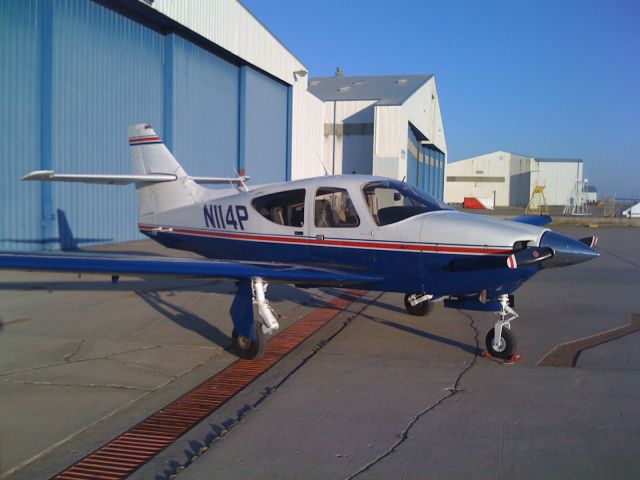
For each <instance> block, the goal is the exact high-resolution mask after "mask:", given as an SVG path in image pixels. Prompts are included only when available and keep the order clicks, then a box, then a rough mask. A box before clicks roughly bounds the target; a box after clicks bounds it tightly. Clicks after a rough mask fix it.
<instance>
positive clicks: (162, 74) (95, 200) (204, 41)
mask: <svg viewBox="0 0 640 480" xmlns="http://www.w3.org/2000/svg"><path fill="white" fill-rule="evenodd" d="M423 80H424V81H422V83H420V84H418V83H414V79H412V78H411V77H407V81H408V82H409V84H410V85H404V87H407V88H405V89H406V90H411V94H408V95H405V96H396V97H393V98H396V102H395V104H391V103H390V102H387V104H386V105H382V104H381V105H379V106H376V107H374V108H372V110H371V115H372V116H371V118H373V116H375V118H376V122H375V125H376V126H382V127H383V128H385V129H387V128H390V129H393V130H389V132H387V133H384V132H379V133H377V134H376V135H374V137H375V139H376V145H375V149H374V153H375V155H376V157H375V168H372V171H375V172H376V173H386V174H389V175H391V176H394V177H396V178H402V177H403V176H404V175H405V174H406V173H405V171H406V169H407V163H408V162H409V159H410V157H411V155H414V157H416V156H417V157H418V159H423V160H424V159H426V158H429V162H432V161H433V162H435V160H431V159H432V158H435V154H434V155H432V156H428V155H427V154H426V153H425V152H426V151H429V152H430V151H431V147H429V146H428V145H429V144H428V143H421V142H427V141H433V145H434V147H435V148H436V149H438V150H439V151H440V152H442V155H444V153H445V152H446V147H445V145H444V134H443V132H442V124H441V121H440V117H439V110H435V108H437V96H435V83H434V80H433V78H432V77H431V78H428V79H427V78H424V79H423ZM0 85H1V87H0V95H1V104H2V108H1V109H0V201H1V202H2V205H3V208H2V210H1V213H0V249H6V250H33V249H41V248H52V249H57V248H73V247H83V246H87V245H91V244H96V243H109V242H116V241H127V240H133V239H140V238H143V237H142V236H141V235H140V233H139V232H138V229H137V212H136V201H135V192H134V189H133V188H131V187H125V188H123V187H116V186H90V185H81V184H73V185H69V184H65V183H54V184H49V183H38V182H20V180H19V179H20V177H22V176H23V175H24V174H25V173H27V172H29V171H32V170H55V171H57V172H64V173H129V172H130V169H131V166H130V160H129V151H128V141H127V127H128V126H129V125H132V124H137V123H144V122H147V123H149V124H151V125H152V126H153V127H154V129H155V130H156V131H157V132H158V133H159V134H160V135H161V136H162V138H163V140H164V142H165V143H166V144H167V146H168V147H169V149H170V150H171V151H172V152H173V153H174V155H175V156H176V158H177V159H178V160H179V161H180V162H181V163H182V164H183V166H184V167H185V170H186V171H187V172H188V173H190V174H192V175H202V176H233V175H234V174H235V171H238V172H240V173H242V172H246V174H247V175H249V176H251V177H252V180H251V183H252V184H260V183H269V182H277V181H284V180H290V179H297V178H304V177H311V176H317V175H323V174H324V171H325V169H324V168H323V166H322V162H320V161H318V160H317V159H319V158H320V159H322V158H323V157H324V156H325V155H326V153H325V152H324V149H325V142H326V136H325V135H324V130H323V123H326V120H325V111H326V109H327V108H330V106H329V107H327V105H326V103H325V102H323V101H322V100H320V99H319V98H317V97H316V96H315V95H313V94H311V93H309V91H308V90H307V86H308V68H307V67H306V66H305V65H304V64H303V63H302V62H301V61H300V60H299V59H298V58H296V57H295V56H294V55H293V54H292V53H291V52H290V51H289V50H288V49H287V48H286V47H285V46H284V45H283V44H282V43H281V42H280V41H279V40H278V39H277V38H276V37H275V36H274V35H273V34H272V33H271V32H270V31H269V30H268V29H267V28H266V27H265V26H264V25H263V24H262V23H260V21H259V20H258V19H256V18H255V17H254V16H253V15H252V14H251V12H249V11H248V10H247V9H246V8H245V7H244V6H243V5H242V4H241V3H240V2H238V1H236V0H217V1H204V0H201V1H195V0H194V1H175V0H46V1H42V0H21V1H11V0H0ZM398 88H400V84H398ZM385 95H387V94H385ZM429 95H432V96H431V97H429ZM423 97H424V101H423V102H422V103H423V105H422V106H420V102H418V101H417V99H418V98H421V99H422V98H423ZM382 98H388V97H382ZM389 98H391V97H389ZM403 102H404V103H403ZM425 102H426V103H425ZM369 103H370V104H373V103H374V102H372V101H371V102H369ZM334 104H335V102H334ZM427 107H429V108H431V107H433V110H429V108H427ZM419 108H423V110H424V111H425V112H426V111H427V110H428V115H430V116H428V117H424V118H419V115H418V114H417V113H415V112H416V111H417V110H418V109H419ZM374 112H375V115H373V114H374ZM353 113H355V111H353ZM353 113H352V114H353ZM352 114H350V115H352ZM400 119H402V121H400ZM402 122H404V123H402ZM429 122H431V123H429ZM361 123H365V121H364V120H363V121H362V122H361ZM369 123H373V120H371V121H370V122H369ZM409 125H412V126H411V127H410V126H409ZM366 128H369V127H366ZM376 128H377V127H376ZM412 132H415V133H412ZM412 135H413V136H414V137H415V142H416V145H417V147H416V148H415V149H414V150H415V151H414V150H411V149H408V148H407V142H408V139H411V138H413V137H412ZM412 152H413V153H412ZM415 152H418V153H415ZM420 152H422V154H420ZM420 155H422V157H420ZM357 161H362V158H360V157H358V160H357ZM442 161H443V158H441V159H440V162H441V163H442ZM422 163H425V164H426V162H424V161H423V162H422ZM335 171H336V173H338V172H340V171H342V170H341V164H339V169H338V168H337V169H336V170H335ZM413 171H415V172H418V171H419V168H417V167H416V168H413ZM411 178H413V177H411ZM416 182H417V181H416ZM417 183H419V182H417ZM432 188H435V187H432Z"/></svg>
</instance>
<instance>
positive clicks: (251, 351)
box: [231, 322, 269, 360]
mask: <svg viewBox="0 0 640 480" xmlns="http://www.w3.org/2000/svg"><path fill="white" fill-rule="evenodd" d="M231 340H232V342H233V350H234V351H235V352H236V355H238V356H239V357H240V358H244V359H246V360H258V359H260V358H262V357H263V356H264V354H265V353H266V351H267V344H268V343H269V342H268V337H267V335H265V333H264V332H263V331H262V325H261V324H260V322H256V339H255V340H250V339H249V338H247V337H243V336H242V335H238V333H237V332H236V329H235V328H234V329H233V333H232V334H231Z"/></svg>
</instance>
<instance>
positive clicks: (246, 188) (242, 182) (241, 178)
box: [229, 167, 249, 192]
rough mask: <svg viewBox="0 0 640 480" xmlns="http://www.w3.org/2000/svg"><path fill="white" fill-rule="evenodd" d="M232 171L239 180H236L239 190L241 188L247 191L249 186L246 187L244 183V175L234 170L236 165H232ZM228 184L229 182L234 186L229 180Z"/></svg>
mask: <svg viewBox="0 0 640 480" xmlns="http://www.w3.org/2000/svg"><path fill="white" fill-rule="evenodd" d="M233 171H234V172H235V173H236V177H238V180H239V182H238V188H239V189H240V190H242V191H243V192H248V191H249V188H248V187H247V184H246V183H244V178H245V177H244V176H241V175H240V174H239V173H238V171H237V170H236V167H233ZM229 184H230V185H231V186H232V187H233V186H234V185H233V182H231V181H229Z"/></svg>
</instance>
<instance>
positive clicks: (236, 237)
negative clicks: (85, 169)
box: [0, 124, 599, 359]
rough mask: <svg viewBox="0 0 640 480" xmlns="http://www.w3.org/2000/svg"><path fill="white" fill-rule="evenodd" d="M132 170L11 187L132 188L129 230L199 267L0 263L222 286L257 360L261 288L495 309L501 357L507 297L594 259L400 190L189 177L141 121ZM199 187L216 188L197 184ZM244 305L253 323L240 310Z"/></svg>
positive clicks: (577, 248)
mask: <svg viewBox="0 0 640 480" xmlns="http://www.w3.org/2000/svg"><path fill="white" fill-rule="evenodd" d="M128 133H129V145H130V152H131V161H132V165H133V174H130V175H95V174H73V173H72V174H65V173H55V172H54V171H50V170H44V171H42V170H41V171H35V172H31V173H29V174H27V175H25V176H24V177H23V180H29V181H31V180H38V181H62V182H84V183H94V184H110V185H127V184H131V183H134V184H135V188H136V191H137V198H138V210H139V212H138V213H139V222H138V227H139V230H140V232H142V233H143V234H144V235H146V236H148V237H149V238H151V239H153V240H155V241H157V242H159V243H160V244H162V245H164V246H166V247H170V248H174V249H180V250H186V251H190V252H195V253H197V254H199V255H201V256H202V257H204V258H203V259H184V258H167V257H135V256H128V255H108V254H89V253H81V252H73V253H69V252H65V253H42V252H40V253H18V252H6V253H0V268H3V269H20V270H30V271H33V270H49V271H65V272H75V273H94V274H109V275H112V279H114V281H115V280H117V278H119V276H120V275H134V276H171V277H191V278H193V277H201V278H229V279H234V280H236V282H237V290H236V293H235V296H234V300H233V303H232V305H231V309H230V314H231V318H232V321H233V334H232V342H233V349H234V350H235V352H236V354H237V355H238V356H239V357H241V358H245V359H259V358H261V357H262V356H263V355H264V353H265V352H266V348H267V344H268V340H269V337H270V336H271V335H273V334H274V333H275V332H276V331H277V330H278V328H279V324H278V320H277V315H276V313H275V312H274V310H273V308H272V307H271V305H270V304H269V302H268V300H267V297H266V291H267V286H268V283H267V282H286V283H290V284H294V285H296V286H299V287H320V286H335V287H353V288H358V289H363V290H375V291H386V292H398V293H404V294H405V297H404V306H405V308H406V310H407V312H408V313H409V314H411V315H417V316H426V315H428V314H429V313H430V312H431V310H432V307H433V304H434V302H436V301H443V303H444V306H445V307H447V308H456V309H466V310H476V311H486V312H495V313H497V316H498V318H497V320H496V322H495V324H494V326H493V328H491V329H490V330H489V332H488V333H487V335H486V339H485V344H486V348H487V352H488V354H489V355H491V356H493V357H496V358H500V359H509V358H512V357H513V355H514V354H515V349H516V339H515V336H514V335H513V333H512V332H511V322H512V321H513V320H515V319H516V318H517V317H518V314H517V313H516V312H515V310H514V308H513V307H514V297H513V293H514V292H515V291H516V290H517V289H518V288H519V287H520V286H522V284H524V283H525V282H526V281H527V280H528V279H530V278H531V277H533V275H535V274H536V273H537V272H538V271H540V270H541V269H543V268H544V269H546V268H551V267H561V266H567V265H573V264H577V263H581V262H584V261H587V260H590V259H593V258H595V257H597V256H598V255H599V253H598V252H597V251H595V250H594V248H593V247H594V246H595V245H596V242H597V238H596V237H588V238H583V239H580V240H575V239H573V238H570V237H568V236H565V235H562V234H560V233H557V232H554V231H551V230H549V229H548V228H546V225H548V224H549V223H550V222H551V218H550V217H548V216H544V215H529V216H523V217H518V218H515V219H512V220H502V219H496V218H490V217H486V216H483V215H477V214H468V213H463V212H459V211H456V210H454V209H453V208H451V207H450V206H448V205H446V204H444V203H442V202H440V201H438V200H436V199H434V198H433V197H431V196H430V195H428V194H427V193H425V192H423V191H421V190H419V189H417V188H415V187H413V186H411V185H409V184H407V183H406V182H404V181H399V180H393V179H390V178H384V177H378V176H369V175H356V174H353V175H337V176H323V177H317V178H310V179H304V180H296V181H290V182H284V183H276V184H269V185H257V186H252V187H249V186H247V181H248V179H249V177H246V176H240V175H238V176H237V177H232V178H223V177H193V176H189V175H188V174H187V173H186V172H185V171H184V169H183V168H182V167H181V165H180V164H179V163H178V161H177V160H176V159H175V158H174V156H173V155H172V154H171V152H170V151H169V149H168V148H167V147H166V146H165V145H164V143H163V142H162V139H161V138H160V137H159V136H158V135H157V134H156V132H155V131H154V130H153V128H152V127H151V126H149V125H148V124H139V125H134V126H131V127H129V132H128ZM202 184H227V185H228V188H224V189H220V190H218V189H210V188H206V187H204V186H202ZM254 305H256V306H257V311H258V318H256V317H255V315H254Z"/></svg>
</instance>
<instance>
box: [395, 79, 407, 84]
mask: <svg viewBox="0 0 640 480" xmlns="http://www.w3.org/2000/svg"><path fill="white" fill-rule="evenodd" d="M396 83H397V84H398V85H405V84H407V83H409V79H407V78H399V79H398V80H396Z"/></svg>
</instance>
